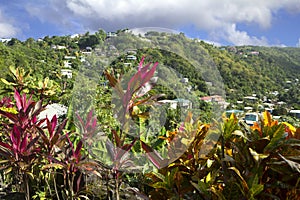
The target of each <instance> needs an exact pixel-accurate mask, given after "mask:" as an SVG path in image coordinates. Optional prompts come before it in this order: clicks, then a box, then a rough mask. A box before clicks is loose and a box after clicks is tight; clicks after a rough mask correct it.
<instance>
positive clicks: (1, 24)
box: [0, 10, 19, 38]
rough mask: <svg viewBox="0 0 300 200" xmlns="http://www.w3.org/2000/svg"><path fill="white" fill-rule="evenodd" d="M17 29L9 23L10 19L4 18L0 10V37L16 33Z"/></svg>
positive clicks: (12, 35) (9, 36)
mask: <svg viewBox="0 0 300 200" xmlns="http://www.w3.org/2000/svg"><path fill="white" fill-rule="evenodd" d="M18 32H19V29H18V28H16V27H15V26H14V25H12V24H11V21H10V20H8V19H7V18H5V17H4V16H3V14H2V11H1V10H0V38H11V37H14V36H16V35H17V33H18Z"/></svg>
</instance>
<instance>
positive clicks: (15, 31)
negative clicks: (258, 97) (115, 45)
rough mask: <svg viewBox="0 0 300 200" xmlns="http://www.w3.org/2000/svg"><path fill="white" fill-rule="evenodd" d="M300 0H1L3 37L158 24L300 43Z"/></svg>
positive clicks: (221, 36)
mask: <svg viewBox="0 0 300 200" xmlns="http://www.w3.org/2000/svg"><path fill="white" fill-rule="evenodd" d="M299 22H300V0H26V1H25V0H0V38H17V39H19V40H26V39H28V38H30V37H32V38H35V39H37V38H43V37H45V36H62V35H73V34H77V33H86V32H87V31H89V32H91V33H92V32H94V31H98V30H99V29H103V30H105V31H116V30H119V29H125V28H128V29H133V28H145V27H157V28H161V29H172V30H174V31H178V32H183V33H184V34H185V35H186V36H188V37H191V38H198V39H201V40H204V41H207V42H212V43H214V44H216V45H259V46H283V47H284V46H290V47H300V26H299V25H300V24H299Z"/></svg>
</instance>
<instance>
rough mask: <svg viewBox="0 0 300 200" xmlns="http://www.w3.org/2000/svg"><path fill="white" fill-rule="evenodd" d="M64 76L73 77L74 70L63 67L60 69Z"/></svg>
mask: <svg viewBox="0 0 300 200" xmlns="http://www.w3.org/2000/svg"><path fill="white" fill-rule="evenodd" d="M60 72H61V75H62V76H66V77H67V78H72V70H71V69H61V70H60Z"/></svg>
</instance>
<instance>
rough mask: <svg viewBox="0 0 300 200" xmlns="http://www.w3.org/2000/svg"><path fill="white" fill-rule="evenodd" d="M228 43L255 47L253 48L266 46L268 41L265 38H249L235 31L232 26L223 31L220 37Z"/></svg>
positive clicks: (234, 26) (241, 32)
mask: <svg viewBox="0 0 300 200" xmlns="http://www.w3.org/2000/svg"><path fill="white" fill-rule="evenodd" d="M221 37H223V38H224V39H225V40H227V41H228V42H230V43H232V44H235V45H237V46H239V45H255V46H268V45H269V44H268V40H267V39H266V38H265V37H261V38H257V37H254V36H249V35H248V33H247V32H245V31H239V30H236V25H235V24H232V25H230V26H227V28H225V29H224V34H223V35H221Z"/></svg>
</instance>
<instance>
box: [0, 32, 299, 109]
mask: <svg viewBox="0 0 300 200" xmlns="http://www.w3.org/2000/svg"><path fill="white" fill-rule="evenodd" d="M59 46H61V49H59ZM109 46H113V47H114V48H115V49H116V50H115V51H117V52H118V55H119V57H118V58H116V60H114V61H113V62H112V65H113V66H115V68H116V69H117V68H118V67H119V68H120V67H121V68H122V66H123V63H124V59H125V56H126V55H125V51H126V50H127V49H137V50H138V52H137V53H138V54H137V60H139V59H141V57H142V56H143V55H145V54H146V55H149V56H151V60H150V61H151V62H154V61H158V62H160V63H161V64H164V65H166V66H170V67H173V68H174V69H175V70H176V71H178V72H179V73H180V74H181V75H182V77H186V78H188V79H189V80H190V82H191V84H192V85H193V88H194V89H195V90H197V91H198V95H199V96H205V95H210V93H215V94H217V93H222V90H223V87H224V88H225V93H226V99H227V101H230V102H231V103H234V102H236V100H241V99H242V98H243V97H244V96H249V95H252V94H256V95H257V97H259V98H263V97H264V96H266V97H267V98H268V99H274V98H275V97H274V95H272V94H271V93H272V92H274V91H278V93H279V95H277V96H276V98H275V99H276V100H278V101H285V102H287V103H288V104H289V106H293V107H299V106H298V102H299V101H300V97H299V93H298V92H297V85H298V82H297V79H299V77H300V76H299V74H300V70H299V69H300V56H299V55H300V49H299V48H290V47H289V48H279V47H256V46H239V47H216V46H213V45H211V44H208V43H205V42H203V41H199V40H196V39H189V38H187V37H185V36H184V34H182V33H180V34H168V33H157V32H149V33H147V34H145V36H141V35H139V36H137V35H133V34H131V33H127V32H126V31H123V30H121V31H118V32H117V36H115V37H105V33H104V32H103V31H101V30H100V31H99V32H96V33H95V34H90V33H86V34H84V35H81V36H79V37H75V38H73V37H71V36H62V37H59V36H53V37H48V36H47V37H45V38H43V39H39V40H34V39H32V38H29V39H28V40H26V41H19V40H17V39H12V40H11V41H9V42H6V43H0V50H1V52H0V72H1V78H5V79H7V78H8V74H9V73H10V72H9V70H8V68H9V67H10V66H12V67H14V68H18V67H19V68H22V69H24V70H25V71H29V72H30V76H29V77H28V79H26V78H24V80H19V83H17V84H24V89H25V88H26V87H27V89H29V90H35V91H37V90H38V89H37V88H38V86H37V82H38V81H41V80H43V79H44V78H46V77H49V78H50V79H51V80H53V81H54V85H57V86H59V87H60V89H59V90H56V91H58V92H59V95H58V96H60V98H59V99H57V101H60V100H63V101H66V99H63V94H65V93H64V92H70V90H71V89H72V80H74V79H75V76H76V73H77V71H78V70H79V68H80V66H81V65H82V62H81V58H82V57H86V54H83V53H82V52H84V51H86V47H91V48H93V49H94V50H95V49H96V50H97V51H98V54H96V55H99V57H101V52H103V51H104V52H108V51H109V52H112V51H113V50H108V49H107V48H108V47H109ZM145 47H147V48H145ZM95 52H96V51H94V53H95ZM99 52H100V53H99ZM66 56H71V57H74V59H73V60H72V61H71V63H72V64H71V67H72V70H73V75H74V76H73V78H72V79H71V80H69V79H65V78H64V77H62V76H61V69H63V68H64V62H65V60H66ZM102 57H103V55H102ZM130 62H133V63H135V64H137V61H130ZM196 65H199V66H200V67H199V66H196ZM207 66H209V67H207ZM210 68H211V69H210ZM196 69H197V70H198V69H202V70H204V71H202V72H196V71H195V70H196ZM214 69H218V72H217V73H220V75H221V76H222V78H223V80H218V81H215V80H216V79H217V78H216V77H218V76H217V75H218V74H214V73H216V70H214ZM122 70H124V69H122ZM123 72H124V71H123ZM8 79H9V78H8ZM8 81H11V82H13V80H8ZM15 81H16V80H15ZM20 81H21V82H22V81H23V83H21V82H20ZM24 81H28V83H24ZM211 81H212V82H214V81H215V82H217V83H216V85H214V91H211V90H210V91H209V89H208V88H207V87H208V86H207V84H206V83H205V82H211ZM29 82H30V83H29ZM66 82H68V84H67V85H68V87H67V88H66ZM222 82H224V84H225V85H224V86H223V85H222V84H221V83H222ZM213 84H214V83H213ZM218 84H219V85H218ZM34 85H36V86H34ZM11 86H12V84H11V85H9V86H8V85H7V84H4V83H3V82H1V83H0V87H1V90H2V91H3V92H4V93H5V92H6V91H7V88H11ZM4 89H6V90H4ZM218 89H219V91H218ZM68 90H69V91H68ZM27 92H29V91H27ZM65 98H67V97H65Z"/></svg>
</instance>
